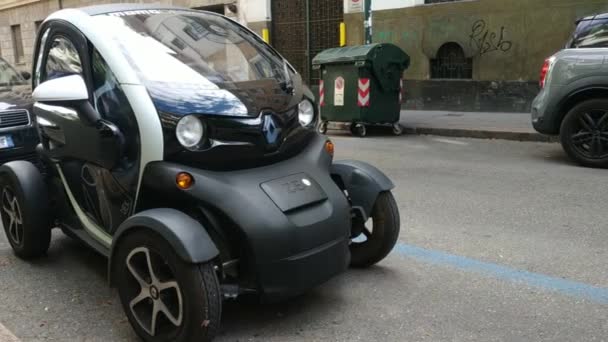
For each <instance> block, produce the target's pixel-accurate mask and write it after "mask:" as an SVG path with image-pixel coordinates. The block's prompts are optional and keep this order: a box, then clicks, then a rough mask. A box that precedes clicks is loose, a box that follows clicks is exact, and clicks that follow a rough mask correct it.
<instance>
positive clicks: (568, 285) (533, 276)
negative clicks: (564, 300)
mask: <svg viewBox="0 0 608 342" xmlns="http://www.w3.org/2000/svg"><path fill="white" fill-rule="evenodd" d="M395 251H396V252H397V253H399V254H400V255H402V256H405V257H411V258H414V259H417V260H420V261H423V262H427V263H430V264H434V265H447V266H451V267H454V268H457V269H459V270H463V271H468V272H475V273H480V274H483V275H486V276H491V277H495V278H499V279H503V280H508V281H513V282H520V283H523V284H526V285H529V286H533V287H538V288H541V289H545V290H550V291H555V292H559V293H561V294H564V295H567V296H571V297H578V298H584V299H587V300H590V301H593V302H595V303H599V304H608V288H603V287H598V286H593V285H589V284H585V283H581V282H577V281H571V280H566V279H562V278H557V277H552V276H548V275H544V274H539V273H533V272H528V271H522V270H518V269H514V268H510V267H506V266H501V265H498V264H493V263H489V262H484V261H479V260H475V259H471V258H467V257H462V256H458V255H454V254H448V253H445V252H440V251H434V250H430V249H425V248H421V247H416V246H412V245H407V244H403V243H399V244H397V245H396V246H395Z"/></svg>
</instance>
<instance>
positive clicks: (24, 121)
mask: <svg viewBox="0 0 608 342" xmlns="http://www.w3.org/2000/svg"><path fill="white" fill-rule="evenodd" d="M29 78H30V74H29V73H28V72H18V71H17V70H15V68H13V66H11V65H10V64H9V63H8V62H6V60H4V59H3V58H2V57H0V164H3V163H6V162H8V161H11V160H17V159H24V160H29V161H32V162H34V163H36V164H38V163H37V158H36V153H35V149H36V145H37V144H38V133H37V132H36V128H35V125H34V120H33V118H32V104H33V101H32V97H31V85H30V83H29V82H28V79H29Z"/></svg>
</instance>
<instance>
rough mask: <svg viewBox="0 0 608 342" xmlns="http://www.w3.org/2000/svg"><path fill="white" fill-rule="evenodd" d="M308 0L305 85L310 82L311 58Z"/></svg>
mask: <svg viewBox="0 0 608 342" xmlns="http://www.w3.org/2000/svg"><path fill="white" fill-rule="evenodd" d="M310 47H311V42H310V0H306V73H307V75H306V76H307V77H306V83H308V84H310V81H311V80H312V71H311V69H312V56H311V55H310Z"/></svg>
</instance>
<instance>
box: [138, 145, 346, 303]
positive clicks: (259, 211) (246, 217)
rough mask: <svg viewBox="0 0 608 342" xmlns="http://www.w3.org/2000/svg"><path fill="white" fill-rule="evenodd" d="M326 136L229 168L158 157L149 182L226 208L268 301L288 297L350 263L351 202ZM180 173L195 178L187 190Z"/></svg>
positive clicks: (175, 196)
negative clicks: (273, 158)
mask: <svg viewBox="0 0 608 342" xmlns="http://www.w3.org/2000/svg"><path fill="white" fill-rule="evenodd" d="M325 141H326V138H324V137H321V136H320V135H315V138H314V140H313V141H312V142H311V143H310V144H309V146H308V147H307V148H306V149H305V150H304V151H302V152H301V153H300V154H298V155H296V156H295V157H293V158H291V159H288V160H285V161H282V162H279V163H276V164H273V165H268V166H264V167H259V168H254V169H246V170H238V171H230V172H213V171H206V170H200V169H194V168H189V167H186V166H183V165H178V164H172V163H166V162H157V163H153V164H151V165H149V166H148V168H147V169H146V174H145V176H144V185H145V186H146V187H150V188H154V190H155V191H154V192H155V193H158V194H162V196H167V198H171V199H172V200H179V201H180V202H182V201H189V202H195V203H197V204H202V205H203V206H207V207H213V208H216V209H217V210H220V211H222V212H223V214H225V215H226V216H227V217H229V218H230V219H231V220H232V221H233V222H234V223H235V224H236V225H237V226H238V227H239V228H240V230H241V231H242V232H243V235H244V237H245V240H246V241H247V245H248V246H233V247H235V248H240V249H243V250H247V251H250V253H249V254H250V255H248V256H247V258H249V260H244V262H243V263H241V264H250V265H251V266H250V267H251V270H250V271H251V273H253V274H255V278H256V282H257V287H258V290H259V292H260V293H261V294H262V295H263V297H264V298H265V299H266V300H274V299H280V298H284V297H289V296H293V295H297V294H300V293H302V292H304V291H306V290H307V289H310V288H312V287H314V286H317V285H319V284H321V283H323V282H325V281H327V280H329V279H330V278H331V277H332V276H334V275H337V274H339V273H341V272H343V271H345V270H346V269H347V267H348V264H349V261H350V252H349V249H348V244H349V239H350V228H351V227H350V225H351V224H350V206H349V204H348V201H347V199H346V197H345V196H344V194H343V193H342V191H341V190H340V189H339V188H338V187H337V186H336V184H335V183H334V181H333V180H332V179H331V177H330V167H331V163H332V158H331V156H329V155H328V154H327V153H326V152H325V150H324V148H323V146H324V143H325ZM182 171H185V172H189V173H190V174H192V175H193V177H194V180H195V183H194V186H193V187H192V188H191V189H189V190H187V191H180V190H178V189H177V188H176V187H175V175H176V174H177V173H178V172H182ZM163 184H169V185H170V186H169V187H165V186H163ZM245 247H246V248H245Z"/></svg>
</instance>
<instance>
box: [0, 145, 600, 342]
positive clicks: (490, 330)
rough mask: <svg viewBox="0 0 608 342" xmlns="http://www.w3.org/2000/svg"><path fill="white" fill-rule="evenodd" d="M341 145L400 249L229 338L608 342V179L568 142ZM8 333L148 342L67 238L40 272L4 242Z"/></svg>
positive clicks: (247, 319) (270, 310)
mask: <svg viewBox="0 0 608 342" xmlns="http://www.w3.org/2000/svg"><path fill="white" fill-rule="evenodd" d="M333 139H334V141H335V143H336V153H337V157H338V158H356V159H360V160H364V161H367V162H370V163H372V164H375V165H377V166H379V167H380V168H381V169H382V170H384V171H385V172H386V173H387V174H388V175H389V176H390V177H391V178H392V179H393V180H394V182H395V184H396V185H397V188H396V190H395V197H396V199H397V202H398V204H399V208H400V210H401V222H402V228H401V229H402V234H401V237H400V242H399V245H398V246H397V248H396V249H395V251H394V252H393V253H392V254H391V255H390V256H389V257H388V258H387V259H386V260H385V261H383V262H382V263H381V264H380V265H378V266H376V267H373V268H371V269H368V270H363V271H360V270H351V271H349V272H347V273H346V274H344V275H341V276H339V277H337V278H335V279H333V280H331V281H330V282H329V283H327V284H325V285H323V286H321V287H319V288H316V289H314V290H312V291H310V293H308V294H306V295H304V296H302V297H300V298H297V299H295V300H291V301H288V302H286V303H281V304H274V305H259V304H256V303H254V302H249V301H244V302H243V301H239V302H229V303H226V305H225V307H224V315H223V326H222V333H221V336H220V337H219V338H218V339H217V340H218V341H607V340H608V263H607V262H606V260H608V248H606V246H607V245H608V220H607V218H606V217H607V213H608V210H607V209H608V171H606V170H592V169H585V168H580V167H577V166H575V165H573V164H571V163H570V162H569V161H568V160H567V159H566V158H565V157H564V155H563V153H562V151H561V149H560V147H559V145H557V144H545V143H520V142H508V141H491V140H470V139H445V138H438V137H431V136H404V137H399V138H394V137H379V136H377V137H368V138H365V139H358V138H351V137H348V136H344V135H343V136H334V138H333ZM0 323H1V324H2V325H4V326H5V327H6V329H8V330H10V331H11V332H12V333H13V334H15V335H16V336H17V337H19V338H20V339H21V340H22V341H46V340H55V341H134V340H136V339H135V337H134V335H133V333H132V331H131V328H130V326H129V324H128V323H127V321H126V319H125V316H124V314H123V313H122V310H121V308H120V305H119V303H118V298H117V294H116V292H115V291H114V290H111V289H109V288H108V286H107V284H106V267H105V261H104V260H103V258H101V257H99V256H98V255H96V254H95V253H93V252H91V251H89V250H87V249H86V248H84V247H82V246H81V245H79V244H78V243H76V242H73V241H71V240H70V239H68V238H66V237H64V236H63V235H62V234H61V233H60V232H55V234H54V240H53V243H52V246H51V249H50V251H49V256H48V258H45V259H42V260H39V261H37V262H35V263H26V262H23V261H21V260H19V259H16V258H15V257H14V256H13V254H12V252H11V250H10V248H9V246H8V243H7V242H6V238H5V237H4V235H2V237H1V238H0ZM0 327H1V325H0ZM1 333H2V331H1V330H0V336H2V334H1Z"/></svg>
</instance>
